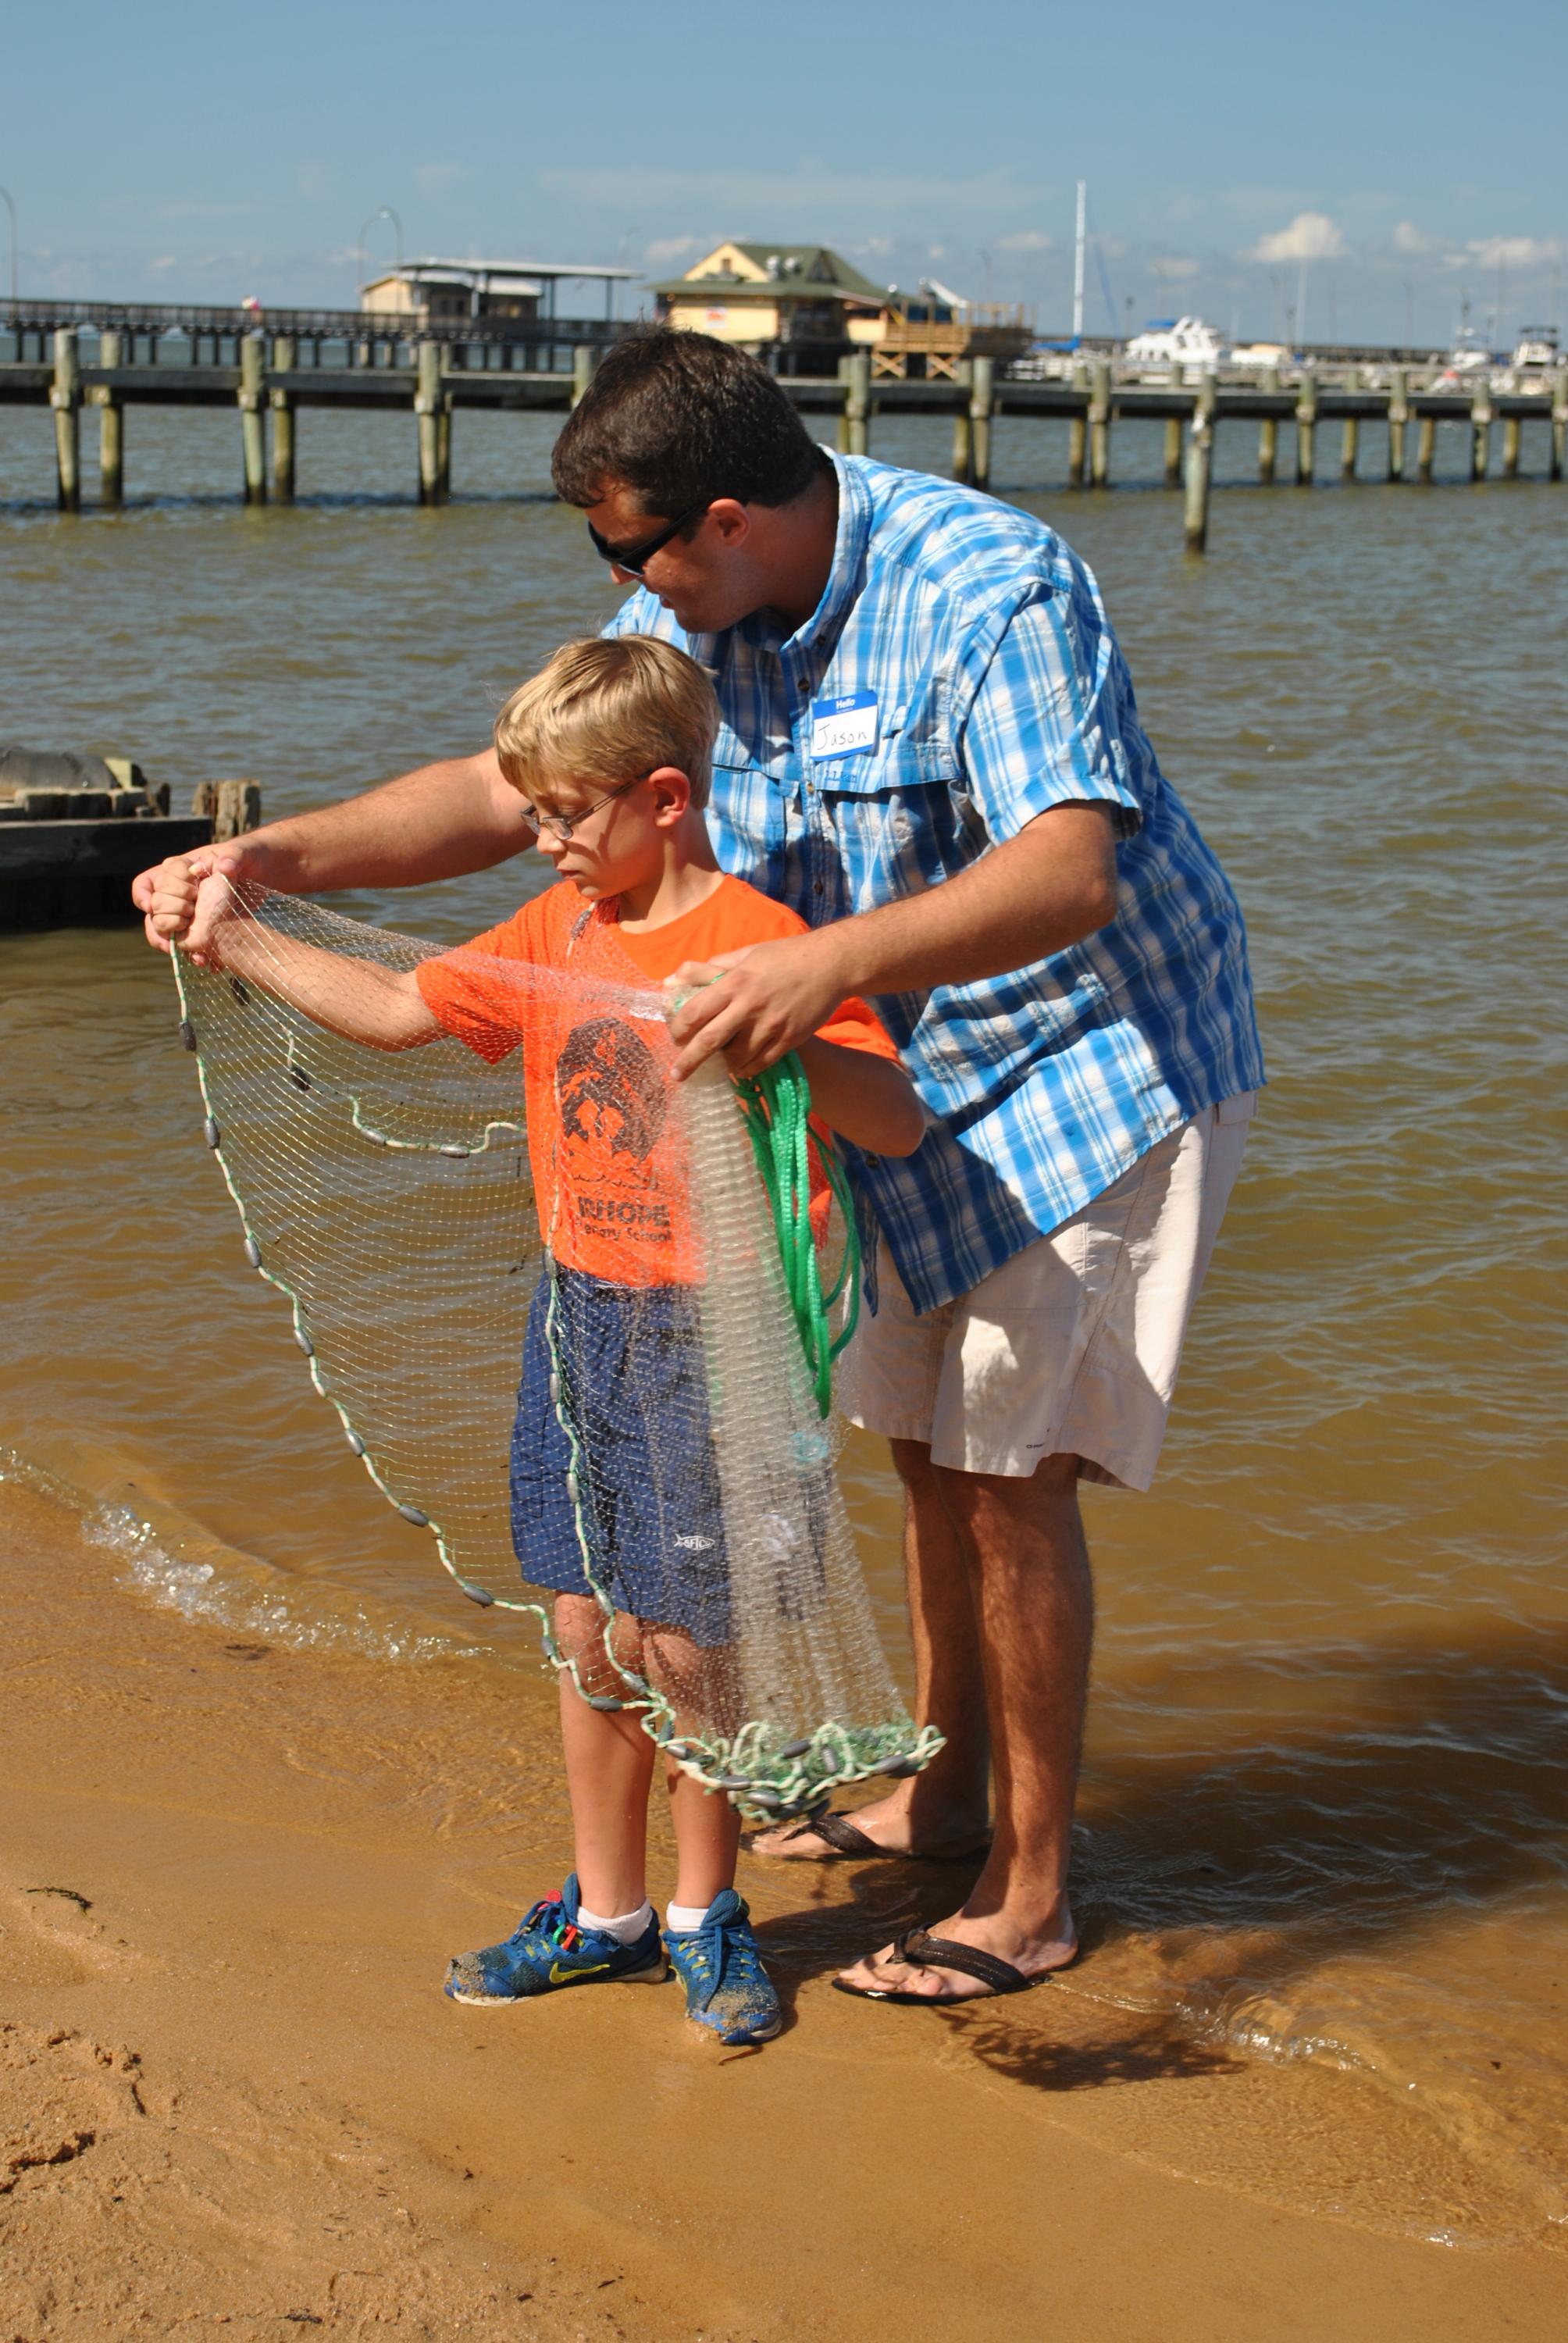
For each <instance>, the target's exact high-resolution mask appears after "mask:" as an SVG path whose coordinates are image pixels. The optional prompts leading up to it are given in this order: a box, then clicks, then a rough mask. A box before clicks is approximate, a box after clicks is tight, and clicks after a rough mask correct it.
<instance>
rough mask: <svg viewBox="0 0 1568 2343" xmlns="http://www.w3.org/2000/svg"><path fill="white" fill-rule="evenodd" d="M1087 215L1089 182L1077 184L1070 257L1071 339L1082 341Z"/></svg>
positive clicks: (1082, 181)
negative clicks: (1074, 235) (1075, 224)
mask: <svg viewBox="0 0 1568 2343" xmlns="http://www.w3.org/2000/svg"><path fill="white" fill-rule="evenodd" d="M1088 213H1089V182H1088V180H1087V179H1080V181H1079V183H1078V236H1077V241H1076V243H1075V246H1074V249H1073V256H1072V338H1073V340H1074V341H1075V342H1080V341H1081V340H1082V339H1083V231H1084V223H1085V220H1086V219H1087V217H1088Z"/></svg>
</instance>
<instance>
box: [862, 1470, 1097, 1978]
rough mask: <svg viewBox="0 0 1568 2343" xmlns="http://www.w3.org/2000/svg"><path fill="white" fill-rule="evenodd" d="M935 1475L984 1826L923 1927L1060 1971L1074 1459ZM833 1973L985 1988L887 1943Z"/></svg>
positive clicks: (1072, 1725)
mask: <svg viewBox="0 0 1568 2343" xmlns="http://www.w3.org/2000/svg"><path fill="white" fill-rule="evenodd" d="M935 1472H936V1477H937V1479H938V1480H939V1482H940V1484H941V1488H942V1494H943V1499H944V1503H945V1505H946V1509H947V1512H948V1514H949V1517H950V1519H951V1520H952V1522H953V1523H955V1525H956V1527H957V1530H958V1534H959V1538H960V1545H961V1547H962V1550H963V1552H964V1554H965V1556H966V1558H967V1560H968V1562H969V1565H970V1571H971V1573H972V1574H973V1584H974V1587H975V1593H976V1603H977V1608H978V1611H979V1614H980V1652H981V1660H982V1664H983V1667H984V1672H985V1684H986V1702H987V1707H988V1710H989V1713H990V1729H991V1744H992V1751H993V1757H994V1764H995V1769H996V1806H997V1822H996V1837H995V1840H994V1843H993V1845H992V1847H991V1852H990V1858H989V1860H988V1861H987V1863H986V1865H985V1868H984V1870H983V1871H982V1872H981V1873H980V1877H979V1879H978V1880H977V1881H976V1882H975V1885H974V1888H973V1890H972V1892H971V1893H970V1896H968V1897H967V1899H966V1900H965V1902H964V1904H963V1905H962V1906H961V1907H960V1910H959V1911H958V1912H957V1913H955V1914H954V1915H953V1916H952V1918H951V1919H950V1920H946V1921H943V1922H941V1923H940V1924H939V1925H938V1926H935V1927H934V1928H933V1929H932V1930H931V1934H932V1935H933V1936H952V1937H956V1938H957V1939H958V1940H959V1941H960V1943H963V1944H970V1945H976V1946H980V1948H981V1949H982V1950H983V1951H985V1952H988V1953H994V1954H996V1955H997V1956H999V1957H1000V1959H1002V1960H1005V1961H1010V1962H1011V1963H1012V1964H1013V1966H1015V1967H1017V1968H1020V1969H1022V1970H1023V1971H1024V1972H1025V1974H1026V1975H1029V1976H1033V1975H1037V1974H1039V1973H1040V1971H1042V1970H1046V1969H1051V1968H1060V1966H1062V1965H1063V1964H1064V1963H1065V1962H1066V1961H1068V1960H1070V1958H1071V1956H1072V1954H1073V1951H1074V1950H1075V1948H1076V1943H1077V1938H1076V1935H1075V1932H1074V1928H1073V1924H1072V1915H1071V1912H1070V1908H1069V1905H1068V1899H1067V1869H1068V1860H1069V1855H1070V1847H1071V1831H1072V1808H1073V1801H1074V1797H1075V1795H1076V1793H1077V1787H1078V1764H1079V1753H1080V1748H1081V1741H1082V1735H1083V1711H1084V1704H1085V1699H1086V1695H1087V1690H1088V1681H1089V1656H1090V1647H1091V1641H1092V1637H1093V1628H1094V1594H1093V1586H1092V1582H1091V1577H1090V1571H1089V1554H1088V1549H1087V1547H1086V1546H1085V1544H1084V1538H1083V1523H1082V1518H1081V1514H1080V1512H1079V1505H1078V1459H1077V1458H1076V1457H1075V1456H1050V1457H1047V1458H1046V1459H1045V1460H1044V1462H1043V1463H1041V1464H1040V1468H1039V1470H1038V1471H1037V1472H1036V1473H1034V1475H1033V1476H1032V1478H1031V1479H1030V1480H1027V1481H1025V1480H1011V1479H1004V1478H1002V1477H1000V1475H996V1474H991V1473H954V1472H950V1471H948V1470H946V1469H945V1468H942V1467H937V1468H935ZM858 1819H859V1817H857V1820H858ZM843 1976H844V1981H845V1983H846V1984H848V1985H850V1986H857V1987H859V1988H860V1989H861V1990H862V1991H864V1990H866V1989H867V1988H878V1987H889V1986H891V1987H893V1988H895V1989H896V1990H898V1991H900V1992H905V1993H915V1994H921V1995H926V1996H930V1997H931V1998H932V1999H935V2000H959V1999H966V1998H968V1997H969V1996H971V1995H976V1994H981V1993H984V1992H985V1991H986V1990H987V1988H986V1987H985V1986H982V1985H980V1984H979V1983H978V1982H977V1981H976V1980H975V1979H973V1978H971V1977H966V1976H960V1975H959V1974H958V1973H957V1972H955V1971H953V1970H950V1969H940V1968H937V1969H916V1968H910V1967H906V1966H904V1965H903V1964H902V1963H900V1962H896V1961H894V1960H893V1959H892V1958H891V1955H890V1951H889V1952H883V1953H880V1954H878V1955H875V1956H872V1958H870V1959H869V1960H864V1961H859V1962H857V1963H856V1965H855V1966H854V1967H853V1968H851V1969H847V1970H845V1971H844V1972H843Z"/></svg>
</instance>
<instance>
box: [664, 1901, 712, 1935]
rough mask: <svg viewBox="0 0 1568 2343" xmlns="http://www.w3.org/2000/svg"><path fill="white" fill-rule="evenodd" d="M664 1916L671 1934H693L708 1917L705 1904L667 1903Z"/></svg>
mask: <svg viewBox="0 0 1568 2343" xmlns="http://www.w3.org/2000/svg"><path fill="white" fill-rule="evenodd" d="M664 1916H665V1919H666V1921H667V1922H668V1926H669V1932H670V1935H671V1936H695V1935H696V1934H697V1931H698V1929H699V1928H700V1927H701V1926H702V1924H703V1922H704V1920H706V1919H707V1917H708V1906H707V1905H706V1904H667V1905H666V1906H665V1907H664Z"/></svg>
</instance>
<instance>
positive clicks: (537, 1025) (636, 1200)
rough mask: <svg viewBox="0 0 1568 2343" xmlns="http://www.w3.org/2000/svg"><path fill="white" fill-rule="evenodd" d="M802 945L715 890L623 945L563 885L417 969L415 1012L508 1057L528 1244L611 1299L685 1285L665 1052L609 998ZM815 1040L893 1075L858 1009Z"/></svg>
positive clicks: (788, 918) (693, 1243)
mask: <svg viewBox="0 0 1568 2343" xmlns="http://www.w3.org/2000/svg"><path fill="white" fill-rule="evenodd" d="M806 932H807V930H806V922H805V920H802V919H799V917H797V915H796V913H795V912H793V911H791V910H787V909H786V908H785V906H784V905H783V904H781V903H775V902H772V901H770V900H769V898H768V897H767V896H766V895H761V894H759V893H758V891H757V890H756V888H755V887H749V886H747V885H746V883H745V882H744V880H739V879H731V878H729V877H728V876H726V877H724V878H722V879H720V880H719V885H718V886H717V887H716V888H715V889H714V890H713V892H712V893H711V894H710V895H709V896H707V897H706V898H705V899H704V900H703V901H702V902H700V903H699V905H698V906H697V908H696V910H691V911H688V912H686V913H685V914H684V916H683V917H682V918H680V919H678V920H669V921H668V924H667V925H665V926H663V927H659V928H653V929H649V930H643V931H641V932H634V933H628V932H627V931H626V930H623V929H622V928H621V926H620V923H619V920H618V918H617V916H616V906H615V903H614V901H613V900H611V901H609V902H606V903H600V904H597V905H590V904H588V903H587V902H585V900H584V899H583V897H582V896H581V895H579V894H578V890H577V889H576V888H575V887H574V886H573V885H572V884H571V882H570V881H569V880H562V881H561V883H560V884H559V885H558V886H555V887H551V888H550V889H549V890H548V892H547V893H545V894H543V895H540V896H538V898H537V899H536V900H534V901H533V902H531V903H525V904H524V906H523V908H522V910H520V911H518V912H517V913H516V914H515V916H514V917H513V918H511V919H509V920H504V921H503V922H502V924H501V925H500V926H499V927H498V928H491V929H489V930H487V933H486V934H484V935H482V936H476V937H475V938H474V940H473V941H472V943H469V944H464V945H462V946H461V947H460V948H459V949H458V950H456V951H453V952H447V953H443V954H442V955H441V957H440V958H439V959H437V960H426V961H425V962H424V964H423V965H422V966H421V967H420V968H419V970H417V978H416V980H417V984H418V987H419V990H420V992H421V994H422V995H423V997H424V1000H425V1003H426V1005H427V1008H428V1009H429V1010H430V1011H431V1013H432V1014H433V1015H434V1016H436V1017H437V1018H438V1019H439V1020H440V1021H441V1023H442V1024H443V1025H444V1026H445V1027H446V1028H447V1031H448V1032H450V1033H454V1034H456V1035H457V1039H458V1040H459V1041H463V1042H466V1043H467V1046H468V1048H469V1049H471V1050H473V1051H476V1052H477V1055H478V1056H479V1057H481V1058H483V1059H485V1060H486V1061H487V1063H489V1064H491V1065H494V1064H496V1063H498V1061H500V1060H501V1059H502V1058H504V1057H506V1056H507V1055H508V1052H509V1051H512V1050H515V1049H516V1048H517V1047H518V1044H519V1043H521V1044H522V1046H523V1089H524V1098H525V1101H526V1107H527V1113H528V1156H529V1161H530V1162H531V1164H532V1167H533V1174H534V1187H535V1191H536V1193H537V1196H538V1212H539V1226H540V1232H541V1234H542V1235H543V1237H544V1239H545V1242H546V1243H547V1244H548V1246H549V1248H550V1250H551V1252H553V1253H554V1254H555V1257H556V1259H557V1260H558V1262H562V1263H563V1264H564V1265H565V1266H567V1267H568V1268H572V1269H582V1270H587V1271H588V1272H590V1273H591V1274H592V1275H593V1276H595V1277H603V1278H608V1279H610V1280H611V1281H612V1282H615V1283H617V1284H620V1285H684V1284H694V1283H696V1282H699V1280H700V1277H701V1273H702V1272H701V1263H700V1258H699V1248H698V1242H697V1237H696V1232H695V1231H694V1230H693V1228H692V1226H691V1220H690V1214H689V1211H688V1208H687V1202H686V1197H687V1184H688V1177H687V1163H686V1156H685V1148H684V1139H683V1134H682V1126H681V1124H680V1121H679V1118H678V1117H676V1118H672V1117H671V1116H670V1114H669V1112H668V1086H669V1081H670V1071H669V1069H670V1064H671V1061H672V1060H673V1056H674V1050H673V1046H672V1044H671V1042H670V1041H669V1037H668V1031H667V1030H666V1027H665V1023H664V1019H663V1016H662V1013H660V1014H658V1015H657V1016H653V1015H650V1016H640V1015H632V1014H628V1009H629V1008H630V1006H631V1004H630V1003H629V1002H628V1001H625V1000H624V999H618V997H617V995H618V992H619V993H620V994H623V995H624V994H625V993H627V992H630V991H637V990H644V989H657V988H658V986H660V985H661V984H662V982H663V980H664V979H665V978H666V977H667V976H673V975H674V974H675V972H676V970H677V969H678V968H679V967H681V966H682V964H683V963H684V962H685V961H687V960H711V959H713V958H715V957H716V955H717V954H719V952H726V951H737V950H740V949H741V948H742V947H743V946H744V945H747V944H757V943H767V942H769V941H771V940H773V939H774V938H776V937H779V936H799V935H804V934H805V933H806ZM487 960H490V961H494V960H509V961H514V962H517V961H521V962H524V963H526V964H528V965H529V966H532V967H536V968H550V969H559V970H563V971H564V972H566V973H567V974H568V977H570V976H572V975H577V976H578V977H579V978H580V979H581V982H580V984H579V985H578V986H572V985H571V984H569V983H568V984H567V985H565V986H562V987H560V988H558V989H552V988H549V987H546V986H539V987H536V988H530V987H529V986H528V983H527V982H526V980H514V979H510V978H508V977H505V976H503V975H502V973H501V971H500V970H498V969H496V968H495V967H493V966H491V967H488V968H487V966H486V961H487ZM596 994H597V995H598V998H596V997H595V996H596ZM818 1038H819V1040H821V1041H836V1042H839V1043H840V1044H841V1045H842V1046H843V1047H845V1048H847V1049H851V1050H865V1051H869V1053H870V1054H871V1055H872V1056H873V1057H879V1058H891V1059H892V1060H894V1061H897V1059H898V1054H899V1053H898V1050H897V1048H896V1047H895V1045H894V1043H893V1041H892V1039H891V1037H890V1035H889V1034H888V1032H887V1031H885V1029H884V1028H883V1027H882V1025H881V1024H880V1023H879V1021H878V1020H877V1018H876V1017H875V1016H874V1015H873V1014H872V1012H871V1011H870V1010H869V1009H868V1008H867V1006H866V1004H865V1003H864V1001H857V1000H849V1001H844V1002H842V1003H841V1004H840V1006H839V1008H838V1009H837V1010H835V1011H834V1013H833V1015H832V1016H831V1017H830V1018H829V1020H828V1021H827V1023H826V1024H824V1025H823V1026H821V1027H820V1028H819V1036H818Z"/></svg>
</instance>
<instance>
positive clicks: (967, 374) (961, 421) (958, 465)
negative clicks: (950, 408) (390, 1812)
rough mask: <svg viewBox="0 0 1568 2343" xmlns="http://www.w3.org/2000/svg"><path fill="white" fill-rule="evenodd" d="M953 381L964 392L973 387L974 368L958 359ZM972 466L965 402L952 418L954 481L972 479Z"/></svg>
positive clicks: (967, 360) (967, 409)
mask: <svg viewBox="0 0 1568 2343" xmlns="http://www.w3.org/2000/svg"><path fill="white" fill-rule="evenodd" d="M953 379H954V380H955V381H956V382H958V383H960V384H961V385H962V387H964V389H966V390H969V389H971V388H972V387H973V383H974V367H973V366H972V365H971V364H970V360H969V359H968V358H960V360H959V361H958V364H957V365H956V366H955V367H954V368H953ZM973 465H974V443H973V440H972V438H971V437H970V410H969V402H968V401H967V400H966V401H965V403H964V404H963V406H962V407H959V408H958V409H957V410H956V411H955V413H954V416H953V478H954V479H955V480H960V481H967V480H970V479H972V478H973V477H974V474H973Z"/></svg>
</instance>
